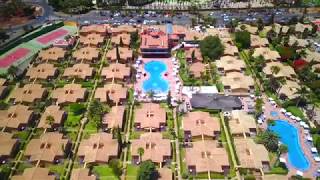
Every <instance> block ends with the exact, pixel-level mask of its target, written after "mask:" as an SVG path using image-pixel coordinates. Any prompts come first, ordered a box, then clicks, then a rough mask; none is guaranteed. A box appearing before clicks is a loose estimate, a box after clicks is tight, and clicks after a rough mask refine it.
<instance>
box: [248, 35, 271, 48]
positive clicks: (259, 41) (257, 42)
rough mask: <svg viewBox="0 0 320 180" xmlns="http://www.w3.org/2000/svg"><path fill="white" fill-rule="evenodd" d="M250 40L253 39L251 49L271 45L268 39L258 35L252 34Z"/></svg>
mask: <svg viewBox="0 0 320 180" xmlns="http://www.w3.org/2000/svg"><path fill="white" fill-rule="evenodd" d="M250 39H251V47H264V46H267V45H268V44H269V42H268V39H267V38H261V37H259V36H257V35H252V34H251V37H250Z"/></svg>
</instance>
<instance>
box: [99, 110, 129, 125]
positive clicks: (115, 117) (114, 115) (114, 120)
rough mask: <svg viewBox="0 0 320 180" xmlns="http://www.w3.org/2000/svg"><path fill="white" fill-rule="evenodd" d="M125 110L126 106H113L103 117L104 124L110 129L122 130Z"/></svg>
mask: <svg viewBox="0 0 320 180" xmlns="http://www.w3.org/2000/svg"><path fill="white" fill-rule="evenodd" d="M125 109H126V108H125V106H112V108H111V111H110V112H109V113H107V114H105V115H104V116H103V119H102V124H105V125H107V126H108V128H114V127H119V128H121V127H122V123H123V116H124V111H125Z"/></svg>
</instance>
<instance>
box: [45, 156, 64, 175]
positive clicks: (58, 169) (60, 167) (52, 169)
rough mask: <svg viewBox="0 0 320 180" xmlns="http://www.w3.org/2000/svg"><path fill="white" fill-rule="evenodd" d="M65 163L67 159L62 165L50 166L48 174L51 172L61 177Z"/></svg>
mask: <svg viewBox="0 0 320 180" xmlns="http://www.w3.org/2000/svg"><path fill="white" fill-rule="evenodd" d="M66 163H67V159H65V162H64V164H55V165H50V166H49V170H50V172H53V173H56V174H59V176H62V175H63V173H64V171H65V165H66Z"/></svg>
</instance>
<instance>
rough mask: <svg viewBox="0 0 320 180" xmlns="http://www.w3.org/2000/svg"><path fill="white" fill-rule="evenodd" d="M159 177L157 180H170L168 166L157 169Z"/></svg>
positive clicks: (170, 172) (170, 174) (170, 175)
mask: <svg viewBox="0 0 320 180" xmlns="http://www.w3.org/2000/svg"><path fill="white" fill-rule="evenodd" d="M158 173H159V178H158V180H172V171H171V170H170V169H168V168H165V167H164V168H159V169H158Z"/></svg>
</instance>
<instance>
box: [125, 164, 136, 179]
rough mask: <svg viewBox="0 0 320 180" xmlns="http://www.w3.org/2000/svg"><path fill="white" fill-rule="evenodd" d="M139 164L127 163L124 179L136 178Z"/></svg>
mask: <svg viewBox="0 0 320 180" xmlns="http://www.w3.org/2000/svg"><path fill="white" fill-rule="evenodd" d="M138 169H139V166H136V165H132V164H128V165H127V174H126V179H130V180H135V179H136V178H137V174H138Z"/></svg>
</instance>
